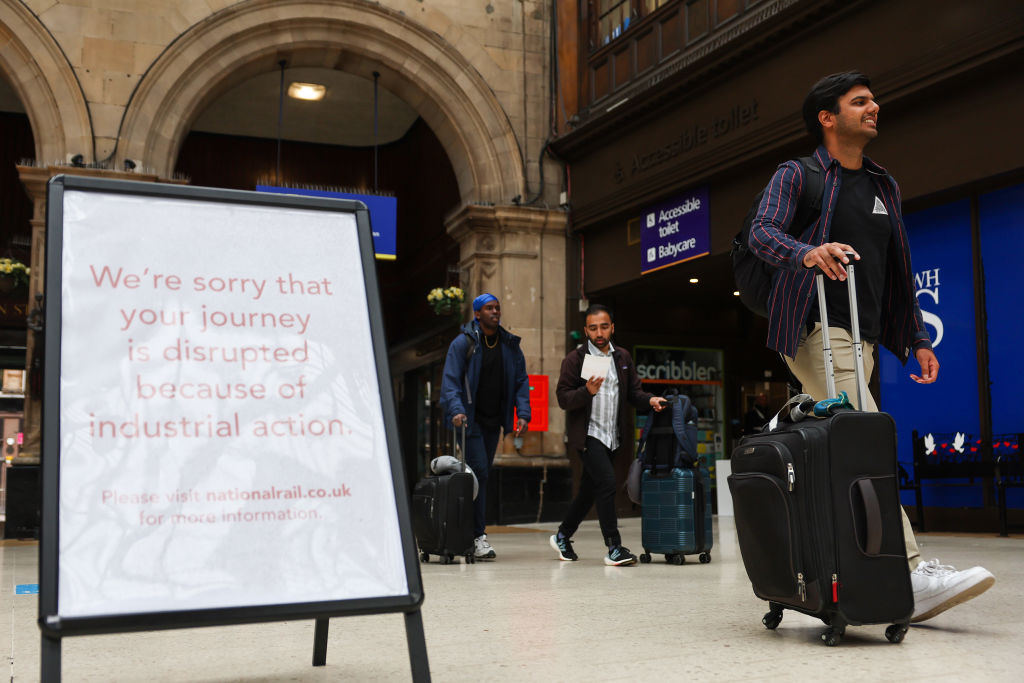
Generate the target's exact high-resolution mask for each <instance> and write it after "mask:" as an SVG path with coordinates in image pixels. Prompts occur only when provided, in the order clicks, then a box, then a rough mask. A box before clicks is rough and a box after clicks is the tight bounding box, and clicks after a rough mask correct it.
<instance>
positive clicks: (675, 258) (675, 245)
mask: <svg viewBox="0 0 1024 683" xmlns="http://www.w3.org/2000/svg"><path fill="white" fill-rule="evenodd" d="M640 220H641V225H642V226H643V227H642V228H641V233H640V272H641V273H643V274H646V273H650V272H653V271H655V270H660V269H661V268H667V267H668V266H674V265H676V264H677V263H682V262H683V261H689V260H690V259H695V258H697V257H699V256H706V255H707V254H709V253H710V252H711V213H710V211H709V207H708V187H707V185H704V186H702V187H698V188H697V189H695V190H693V191H692V192H689V193H687V194H684V195H682V196H680V197H677V198H675V199H673V200H671V201H667V202H663V203H661V204H658V205H657V206H655V207H654V208H652V209H649V210H647V211H644V213H643V215H642V216H641V219H640Z"/></svg>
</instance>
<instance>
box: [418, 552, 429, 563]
mask: <svg viewBox="0 0 1024 683" xmlns="http://www.w3.org/2000/svg"><path fill="white" fill-rule="evenodd" d="M420 562H422V563H423V564H426V563H427V562H430V553H420Z"/></svg>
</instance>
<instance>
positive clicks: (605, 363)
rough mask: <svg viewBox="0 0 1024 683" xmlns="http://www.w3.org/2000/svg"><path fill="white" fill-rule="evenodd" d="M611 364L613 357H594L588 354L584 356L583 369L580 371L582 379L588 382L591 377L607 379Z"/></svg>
mask: <svg viewBox="0 0 1024 683" xmlns="http://www.w3.org/2000/svg"><path fill="white" fill-rule="evenodd" d="M611 364H612V357H611V356H594V355H591V354H589V353H588V354H587V355H585V356H583V369H581V370H580V377H582V378H583V379H587V380H589V379H590V378H591V377H607V376H608V368H609V367H611Z"/></svg>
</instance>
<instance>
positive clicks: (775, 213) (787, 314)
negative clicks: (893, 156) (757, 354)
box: [749, 145, 931, 364]
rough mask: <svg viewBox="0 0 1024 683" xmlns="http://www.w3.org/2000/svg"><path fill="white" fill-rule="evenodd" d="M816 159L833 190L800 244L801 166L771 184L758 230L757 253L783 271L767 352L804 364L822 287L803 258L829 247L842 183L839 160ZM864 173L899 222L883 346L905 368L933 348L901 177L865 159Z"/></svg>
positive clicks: (753, 229)
mask: <svg viewBox="0 0 1024 683" xmlns="http://www.w3.org/2000/svg"><path fill="white" fill-rule="evenodd" d="M814 158H815V160H816V161H817V162H818V163H819V164H820V165H821V167H822V168H823V169H824V170H825V182H824V187H825V191H824V196H823V197H822V202H821V216H820V217H819V218H818V220H817V221H816V222H815V223H814V224H813V225H811V226H809V227H808V228H807V229H806V230H804V232H803V233H802V234H801V235H800V237H799V239H797V238H794V237H792V236H790V235H788V234H786V229H787V228H788V227H789V224H790V222H791V221H792V220H793V216H794V215H795V214H796V207H797V200H798V199H799V198H800V192H801V191H802V189H803V182H804V178H803V168H802V167H801V165H800V163H799V162H798V161H787V162H786V163H784V164H782V165H780V166H779V168H778V169H777V170H776V171H775V175H773V176H772V179H771V181H769V183H768V186H767V188H765V192H764V195H763V196H762V198H761V204H760V206H759V207H758V210H757V215H756V216H754V220H753V222H752V223H751V225H750V242H749V246H750V249H751V250H752V251H753V252H754V253H755V254H756V255H757V256H758V257H759V258H761V259H763V260H764V261H767V262H768V263H770V264H772V265H773V266H776V267H778V268H779V270H778V273H777V275H776V276H775V278H774V281H773V283H772V292H771V295H770V296H769V298H768V340H767V346H768V348H770V349H774V350H775V351H779V352H780V353H784V354H785V355H787V356H789V357H790V358H795V357H796V350H797V346H798V345H799V343H800V332H801V330H802V328H803V326H804V323H805V322H806V321H807V315H808V313H809V312H810V310H811V305H813V304H814V303H815V299H816V298H817V288H816V287H815V284H814V275H815V272H816V270H817V269H810V268H804V265H803V259H804V256H805V255H806V254H807V252H809V251H810V250H811V249H813V248H814V247H816V246H819V245H821V244H824V243H825V242H828V241H829V229H830V228H831V225H832V214H833V212H834V210H835V206H836V200H837V199H838V198H839V185H840V179H841V177H842V173H841V172H840V165H839V161H838V160H836V159H833V158H832V156H831V155H830V154H829V153H828V150H826V149H825V146H824V145H819V146H818V149H817V150H816V151H815V153H814ZM864 168H865V169H866V170H867V171H868V173H869V175H870V176H871V179H872V181H873V182H874V183H875V187H876V188H877V190H878V193H879V196H880V197H881V198H882V201H883V202H884V203H885V208H886V210H887V211H888V213H889V221H890V222H891V223H892V241H891V242H890V244H889V259H888V263H887V264H886V276H885V288H884V290H883V293H882V302H881V303H882V320H881V323H882V328H881V329H882V331H881V335H880V337H879V341H880V342H881V343H882V345H883V346H885V347H886V348H887V349H889V350H890V351H892V352H893V353H894V354H895V355H896V357H897V358H899V359H900V361H901V362H903V363H904V364H905V363H906V362H907V358H909V357H910V352H911V349H914V348H917V347H926V348H931V341H930V340H929V337H928V330H927V329H926V328H925V326H924V320H923V318H922V317H921V309H920V307H919V306H918V303H917V292H916V290H915V288H914V271H913V269H912V267H911V265H910V244H909V242H908V241H907V231H906V228H905V227H904V225H903V212H902V206H901V199H900V190H899V186H898V185H897V184H896V181H895V180H894V179H893V177H892V176H891V175H889V174H888V173H887V172H886V171H885V169H884V168H882V167H881V166H879V165H878V164H876V163H874V162H873V161H871V160H870V159H868V158H867V157H864Z"/></svg>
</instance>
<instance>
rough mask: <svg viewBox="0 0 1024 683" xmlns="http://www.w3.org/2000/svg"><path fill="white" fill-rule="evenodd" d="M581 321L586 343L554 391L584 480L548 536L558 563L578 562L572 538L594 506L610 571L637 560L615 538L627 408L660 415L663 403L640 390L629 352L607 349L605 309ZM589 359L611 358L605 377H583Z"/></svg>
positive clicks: (611, 329) (566, 363) (609, 328)
mask: <svg viewBox="0 0 1024 683" xmlns="http://www.w3.org/2000/svg"><path fill="white" fill-rule="evenodd" d="M584 321H585V322H584V328H583V329H584V332H585V333H586V335H587V341H586V343H585V344H581V345H580V346H579V347H578V348H576V349H573V350H572V351H570V352H569V354H568V355H567V356H566V357H565V359H564V360H563V361H562V370H561V375H560V376H559V378H558V386H557V387H556V388H555V394H556V396H557V397H558V405H559V406H561V408H562V409H563V410H565V411H566V415H565V422H566V437H567V440H568V444H569V450H570V451H573V452H575V453H577V454H578V455H579V457H580V460H581V461H582V463H583V475H582V477H581V479H580V486H579V492H578V493H577V494H576V498H575V499H573V501H572V503H571V504H570V505H569V511H568V512H567V513H566V516H565V519H564V520H563V521H562V524H561V525H560V526H559V527H558V533H557V534H555V535H554V536H552V537H551V546H552V547H553V548H554V549H555V551H557V552H558V557H559V559H561V560H565V561H575V560H577V559H579V557H578V556H577V555H576V552H575V551H574V550H573V547H572V536H573V534H574V533H576V529H577V528H579V525H580V523H581V522H582V521H583V518H584V517H585V516H586V514H587V513H588V512H589V511H590V508H591V507H592V506H594V505H596V506H597V516H598V519H599V520H600V523H601V533H602V534H603V535H604V541H605V545H607V546H608V554H607V555H606V556H605V558H604V563H605V564H607V565H610V566H625V565H631V564H636V555H634V554H632V553H631V552H629V549H628V548H626V547H625V546H623V545H622V538H621V536H620V535H619V522H618V516H617V515H616V512H615V467H614V458H615V454H616V453H617V452H618V450H619V448H620V447H621V446H623V445H626V444H632V439H630V438H626V439H625V440H623V437H624V436H628V434H629V432H628V426H629V425H628V423H629V413H628V410H627V408H628V407H629V406H632V407H633V408H636V409H637V410H646V409H647V408H653V409H654V410H656V411H660V410H661V409H662V408H663V407H664V404H665V399H663V398H659V397H657V396H654V395H653V394H649V393H647V392H645V391H644V390H643V389H642V387H641V386H640V377H639V376H638V375H637V372H636V366H635V365H634V364H633V359H632V357H631V356H630V355H629V352H628V351H626V350H625V349H623V348H621V347H615V346H613V345H612V335H613V334H614V333H615V324H614V323H613V322H612V316H611V312H610V311H609V310H608V309H607V308H605V307H604V306H601V305H600V304H594V305H592V306H590V308H588V309H587V311H586V313H585V315H584ZM588 355H589V356H593V357H595V358H599V359H600V358H609V359H610V362H608V361H606V362H608V365H607V366H606V367H607V369H606V370H605V372H604V374H599V373H591V374H590V376H588V377H584V376H583V367H584V362H585V360H586V357H587V356H588ZM598 363H600V361H599V362H598ZM588 365H589V364H588ZM595 365H597V364H595Z"/></svg>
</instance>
